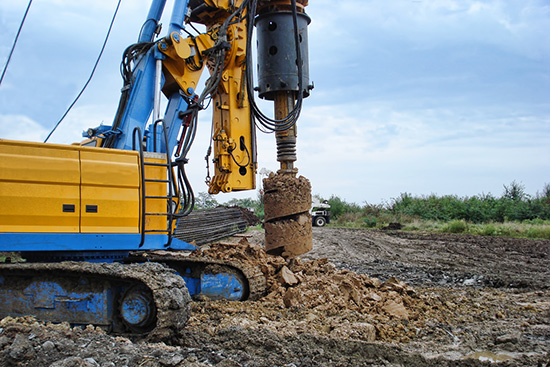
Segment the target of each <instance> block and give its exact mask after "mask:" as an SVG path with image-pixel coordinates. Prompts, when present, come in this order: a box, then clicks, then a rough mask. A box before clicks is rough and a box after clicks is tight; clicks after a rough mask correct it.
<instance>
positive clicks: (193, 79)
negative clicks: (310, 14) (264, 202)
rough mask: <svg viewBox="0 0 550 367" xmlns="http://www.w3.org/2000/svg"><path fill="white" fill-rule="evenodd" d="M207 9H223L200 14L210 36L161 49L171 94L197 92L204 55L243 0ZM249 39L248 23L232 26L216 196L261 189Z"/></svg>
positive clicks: (216, 122) (171, 41)
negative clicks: (248, 85) (248, 82)
mask: <svg viewBox="0 0 550 367" xmlns="http://www.w3.org/2000/svg"><path fill="white" fill-rule="evenodd" d="M206 4H207V5H208V6H210V7H211V8H217V9H218V10H217V11H216V10H213V9H209V10H208V11H205V12H202V13H200V14H198V15H197V17H198V19H197V20H198V21H199V22H200V23H202V24H205V25H206V26H207V33H205V34H202V35H200V36H199V37H197V38H195V40H192V39H190V38H187V39H185V40H183V39H182V40H180V39H179V38H177V37H176V38H175V37H174V36H173V35H170V37H169V38H168V39H166V40H165V41H163V42H161V43H159V46H158V47H159V50H160V51H161V52H163V53H164V54H166V55H167V56H168V57H167V58H166V60H165V61H164V62H163V65H164V68H165V70H166V71H168V73H167V74H168V75H167V76H166V83H165V85H164V88H163V91H164V93H165V94H167V95H168V94H169V93H171V92H173V91H174V90H175V88H176V87H178V88H180V89H181V90H183V91H184V92H185V93H187V92H188V91H187V90H188V88H189V87H191V88H193V89H196V84H197V82H198V80H199V77H200V74H201V73H202V70H203V68H204V65H200V67H197V65H199V64H200V57H199V55H201V54H202V59H203V64H208V57H207V56H206V54H205V53H204V51H205V50H207V49H209V48H211V47H213V46H214V44H215V40H216V39H217V38H218V30H219V28H220V25H221V23H222V22H223V21H224V20H226V19H227V16H228V15H229V14H230V13H231V12H232V11H234V10H235V9H236V8H237V7H239V6H240V5H241V4H242V0H237V1H229V0H207V1H206ZM246 39H247V33H246V27H245V24H244V20H243V21H242V22H240V23H236V24H232V25H230V26H229V28H228V30H227V40H228V42H229V43H230V45H231V48H230V49H229V50H227V52H226V57H225V63H224V66H223V74H222V78H221V81H220V83H219V85H218V89H217V90H216V91H215V92H214V93H213V95H212V101H213V102H212V105H213V106H214V107H213V108H214V111H213V113H212V114H213V118H212V124H213V128H212V131H213V141H214V157H213V163H214V170H215V172H214V177H213V178H212V179H211V180H210V182H209V190H208V192H209V193H211V194H217V193H219V192H231V191H240V190H252V189H254V188H255V187H256V181H255V179H256V162H255V160H256V159H255V157H254V156H253V155H254V149H253V146H254V145H255V143H256V142H255V136H254V132H253V127H252V123H251V116H250V106H249V103H248V96H247V93H246V88H245V87H246V85H245V68H246V65H245V60H246ZM191 59H192V62H189V61H191ZM184 61H185V62H184Z"/></svg>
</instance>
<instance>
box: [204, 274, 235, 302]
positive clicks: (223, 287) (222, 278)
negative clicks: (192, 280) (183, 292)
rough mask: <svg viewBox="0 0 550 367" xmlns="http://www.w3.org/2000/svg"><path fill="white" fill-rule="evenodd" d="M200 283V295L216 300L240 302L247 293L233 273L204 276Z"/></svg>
mask: <svg viewBox="0 0 550 367" xmlns="http://www.w3.org/2000/svg"><path fill="white" fill-rule="evenodd" d="M200 282H201V291H200V293H201V294H203V295H205V296H206V297H208V298H210V299H214V300H218V299H225V300H230V301H239V300H241V299H242V297H243V295H244V292H245V289H244V287H243V285H242V284H241V281H240V279H239V278H238V277H237V276H236V275H235V274H231V273H219V274H208V273H206V274H202V275H201V279H200Z"/></svg>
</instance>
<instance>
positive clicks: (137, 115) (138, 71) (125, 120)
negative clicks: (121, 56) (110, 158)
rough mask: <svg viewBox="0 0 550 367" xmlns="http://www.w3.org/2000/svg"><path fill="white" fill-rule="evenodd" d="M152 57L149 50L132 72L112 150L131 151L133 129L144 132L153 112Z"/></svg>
mask: <svg viewBox="0 0 550 367" xmlns="http://www.w3.org/2000/svg"><path fill="white" fill-rule="evenodd" d="M154 55H155V52H154V49H151V50H149V52H147V54H146V55H145V56H143V57H142V58H141V60H140V61H139V63H138V65H137V66H136V68H135V70H134V78H133V81H132V86H131V88H132V91H131V92H130V97H129V99H128V104H127V107H126V110H125V111H124V114H123V116H122V120H121V123H120V126H119V131H120V134H119V135H117V139H116V140H115V143H114V146H113V148H116V149H124V150H132V149H133V143H132V141H133V131H134V129H135V128H136V127H137V128H139V129H140V130H141V131H142V132H143V131H144V130H145V125H146V124H147V121H148V120H149V116H151V112H152V111H153V102H154V93H155V63H156V60H155V57H154Z"/></svg>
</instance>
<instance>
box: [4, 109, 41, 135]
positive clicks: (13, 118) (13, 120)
mask: <svg viewBox="0 0 550 367" xmlns="http://www.w3.org/2000/svg"><path fill="white" fill-rule="evenodd" d="M47 134H48V131H47V130H46V129H44V128H43V127H42V126H41V125H40V124H38V123H37V122H36V121H33V120H31V119H30V118H28V117H27V116H23V115H0V139H9V140H27V141H43V140H44V139H45V138H46V136H47Z"/></svg>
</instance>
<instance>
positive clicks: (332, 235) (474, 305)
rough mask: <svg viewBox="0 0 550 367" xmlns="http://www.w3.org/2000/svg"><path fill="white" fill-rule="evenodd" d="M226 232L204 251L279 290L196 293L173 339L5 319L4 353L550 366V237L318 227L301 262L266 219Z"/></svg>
mask: <svg viewBox="0 0 550 367" xmlns="http://www.w3.org/2000/svg"><path fill="white" fill-rule="evenodd" d="M224 242H225V243H226V244H222V245H219V246H218V245H211V246H210V247H208V248H205V249H204V250H203V255H209V254H214V255H215V256H216V257H217V258H226V259H230V260H231V261H235V260H240V261H243V262H247V263H250V264H256V265H257V266H259V267H260V268H261V271H262V272H263V273H264V275H265V276H266V279H267V284H268V294H267V295H266V296H265V297H263V298H262V299H260V300H258V301H253V302H252V301H247V302H225V301H217V302H195V303H192V306H191V308H192V312H191V317H190V319H189V322H188V324H187V326H186V327H185V328H184V329H182V330H180V333H179V334H178V335H176V336H174V337H173V338H172V339H171V340H170V341H168V342H167V344H169V345H167V344H164V343H151V342H146V341H143V340H141V341H140V340H134V341H132V340H129V339H127V338H124V337H120V336H119V337H116V336H109V335H107V334H105V333H104V332H103V331H102V330H99V329H95V328H92V327H87V328H85V329H79V328H70V327H69V326H68V325H63V324H62V325H45V324H42V323H38V322H36V321H35V320H33V319H32V318H23V319H18V320H13V319H4V320H2V321H1V322H0V365H1V366H201V367H202V366H222V367H223V366H225V367H227V366H288V367H291V366H294V367H298V366H304V367H305V366H438V367H439V366H493V365H494V366H542V367H544V366H550V356H549V352H550V322H549V321H550V293H549V289H548V287H549V285H550V271H549V268H550V266H549V265H550V260H549V258H550V241H542V240H524V239H504V238H491V237H472V236H459V235H433V234H430V235H426V234H419V233H407V232H398V231H388V232H382V231H371V230H350V229H332V228H314V229H313V242H314V249H313V251H311V252H310V253H308V254H306V255H304V256H302V258H301V259H294V260H290V261H287V260H284V259H282V258H280V257H273V256H268V255H266V254H265V252H264V251H263V248H262V245H263V233H262V232H259V231H253V232H249V233H247V234H245V235H241V236H238V237H235V238H232V239H230V240H226V241H224ZM227 243H231V244H232V245H227Z"/></svg>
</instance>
